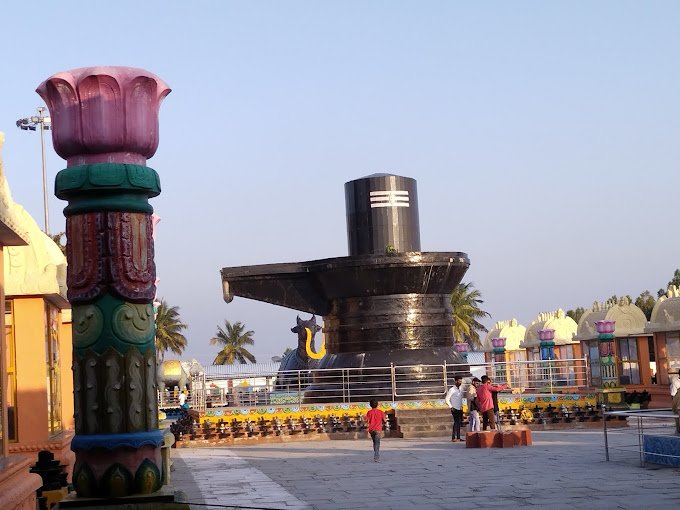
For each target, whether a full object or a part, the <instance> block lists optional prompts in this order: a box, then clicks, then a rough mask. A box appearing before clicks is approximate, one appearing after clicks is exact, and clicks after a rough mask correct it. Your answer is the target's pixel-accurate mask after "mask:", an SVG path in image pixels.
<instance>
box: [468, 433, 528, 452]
mask: <svg viewBox="0 0 680 510" xmlns="http://www.w3.org/2000/svg"><path fill="white" fill-rule="evenodd" d="M531 443H532V441H531V430H529V429H518V430H511V431H508V432H496V431H491V430H485V431H482V432H468V433H467V434H465V447H466V448H514V447H515V446H531Z"/></svg>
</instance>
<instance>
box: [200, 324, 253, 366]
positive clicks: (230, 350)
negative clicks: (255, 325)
mask: <svg viewBox="0 0 680 510" xmlns="http://www.w3.org/2000/svg"><path fill="white" fill-rule="evenodd" d="M245 329H246V327H245V325H244V324H243V323H241V322H239V321H236V322H234V323H233V324H232V323H230V322H229V321H228V320H225V321H224V329H222V328H221V327H220V326H217V333H216V334H215V336H214V337H213V338H211V339H210V345H215V344H217V345H221V346H222V349H221V350H220V352H218V353H217V356H215V360H214V361H213V365H233V364H234V362H235V361H238V362H239V363H241V364H245V363H246V362H248V361H250V362H251V363H255V356H253V354H252V353H251V352H250V351H249V350H248V349H246V348H245V346H246V345H253V344H255V341H254V340H253V335H254V334H255V333H254V332H253V331H245Z"/></svg>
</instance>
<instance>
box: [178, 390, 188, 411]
mask: <svg viewBox="0 0 680 510" xmlns="http://www.w3.org/2000/svg"><path fill="white" fill-rule="evenodd" d="M186 401H187V394H186V393H184V392H183V391H182V392H180V394H179V406H180V407H184V404H185V403H186Z"/></svg>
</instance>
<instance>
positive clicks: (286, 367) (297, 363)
mask: <svg viewBox="0 0 680 510" xmlns="http://www.w3.org/2000/svg"><path fill="white" fill-rule="evenodd" d="M290 330H291V331H292V332H293V333H297V337H298V345H297V348H296V349H294V350H292V351H291V352H289V353H288V354H286V355H285V356H284V358H283V359H282V360H281V365H280V366H279V377H277V386H279V387H284V386H298V385H301V386H302V387H303V388H304V387H305V386H307V385H308V384H309V383H310V381H311V379H310V377H309V375H308V374H304V375H302V374H301V377H299V378H298V376H297V374H294V373H286V372H289V371H295V370H305V371H306V370H312V369H314V368H316V367H317V365H318V360H319V359H321V358H323V356H324V355H325V353H326V349H325V346H324V345H323V344H322V346H321V349H319V351H318V352H317V351H316V348H315V346H314V337H315V335H316V333H317V332H319V331H321V326H319V325H317V323H316V315H312V318H311V319H309V320H306V321H303V320H302V319H300V316H299V315H298V316H297V324H296V325H295V326H294V327H292V328H290ZM282 372H283V373H282Z"/></svg>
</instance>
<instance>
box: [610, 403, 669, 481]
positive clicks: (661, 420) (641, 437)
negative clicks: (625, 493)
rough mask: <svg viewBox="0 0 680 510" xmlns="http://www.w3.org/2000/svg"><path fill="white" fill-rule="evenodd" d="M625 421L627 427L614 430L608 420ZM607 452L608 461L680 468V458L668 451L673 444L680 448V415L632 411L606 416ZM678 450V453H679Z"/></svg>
mask: <svg viewBox="0 0 680 510" xmlns="http://www.w3.org/2000/svg"><path fill="white" fill-rule="evenodd" d="M622 418H625V419H626V421H627V422H628V426H627V427H611V426H608V423H607V422H608V421H610V420H612V419H617V420H618V419H622ZM603 423H604V451H605V459H606V460H607V462H609V461H610V460H612V457H613V456H615V455H616V457H617V460H627V461H633V462H639V464H640V466H642V467H644V466H645V465H646V464H648V463H654V464H666V465H673V466H676V467H677V466H680V455H676V454H673V453H672V450H671V449H666V448H665V446H664V445H667V444H668V442H669V441H671V442H675V441H677V444H678V445H679V446H680V436H678V431H679V430H680V424H679V422H678V416H677V415H676V414H674V413H673V412H672V411H671V410H670V409H631V410H622V411H606V412H605V413H604V420H603ZM677 451H678V450H677V447H676V449H675V452H677Z"/></svg>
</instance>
